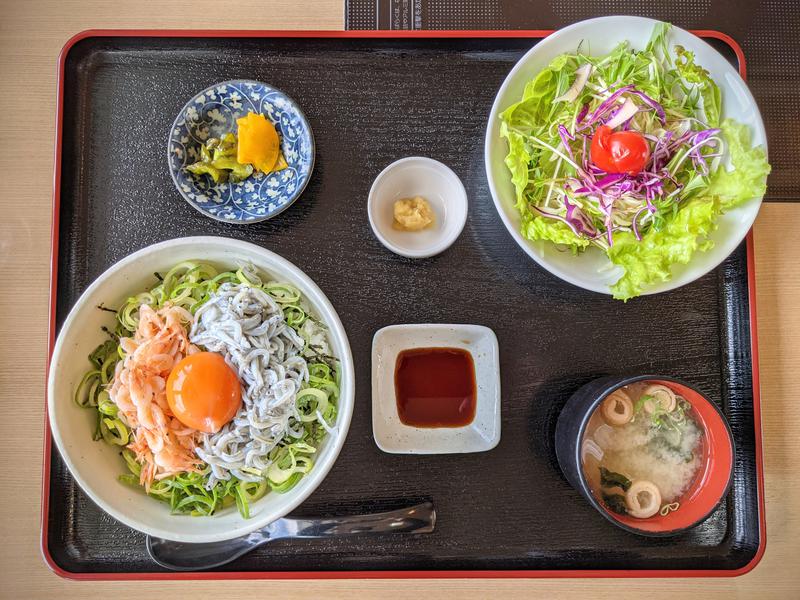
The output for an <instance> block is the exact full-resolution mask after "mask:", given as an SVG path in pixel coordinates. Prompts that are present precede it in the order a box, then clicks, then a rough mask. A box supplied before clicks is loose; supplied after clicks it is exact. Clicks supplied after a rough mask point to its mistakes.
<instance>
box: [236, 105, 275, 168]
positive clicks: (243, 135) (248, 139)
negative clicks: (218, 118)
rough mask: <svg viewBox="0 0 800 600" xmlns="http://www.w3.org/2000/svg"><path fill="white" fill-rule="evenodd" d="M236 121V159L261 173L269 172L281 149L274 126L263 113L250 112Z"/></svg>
mask: <svg viewBox="0 0 800 600" xmlns="http://www.w3.org/2000/svg"><path fill="white" fill-rule="evenodd" d="M236 123H237V124H238V126H239V132H238V138H239V144H238V148H237V157H236V160H237V161H238V162H239V163H241V164H245V163H249V164H251V165H253V166H254V167H255V168H256V169H258V170H259V171H261V172H263V173H269V172H271V171H272V170H273V168H274V167H275V163H276V162H278V156H279V155H280V151H281V144H280V139H279V138H278V132H277V131H275V126H274V125H273V124H272V123H270V122H269V121H268V120H267V119H266V118H265V117H264V115H257V114H255V113H252V112H250V113H247V116H246V117H242V118H241V119H237V120H236Z"/></svg>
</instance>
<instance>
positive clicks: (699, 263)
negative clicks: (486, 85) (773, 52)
mask: <svg viewBox="0 0 800 600" xmlns="http://www.w3.org/2000/svg"><path fill="white" fill-rule="evenodd" d="M657 23H658V21H655V20H653V19H648V18H644V17H629V16H613V17H600V18H597V19H589V20H587V21H581V22H579V23H575V24H574V25H570V26H569V27H565V28H564V29H560V30H559V31H557V32H555V33H553V34H552V35H550V36H548V37H547V38H545V39H544V40H543V41H542V42H540V43H538V44H536V46H534V47H533V48H532V49H531V50H530V51H529V52H528V53H527V54H525V56H523V57H522V58H521V59H520V60H519V62H517V64H516V65H515V66H514V68H513V69H512V70H511V72H510V73H509V74H508V76H507V77H506V79H505V81H504V82H503V85H502V86H501V87H500V90H499V91H498V92H497V96H496V97H495V100H494V104H493V106H492V110H491V113H490V114H489V123H488V126H487V129H486V140H485V144H484V161H485V165H486V176H487V178H488V180H489V190H490V191H491V194H492V198H493V199H494V204H495V208H496V209H497V212H498V213H499V214H500V217H501V218H502V220H503V223H504V224H505V226H506V229H508V231H509V233H510V234H511V236H512V237H513V238H514V241H516V242H517V244H519V246H520V247H521V248H522V249H523V250H524V251H525V252H526V253H527V254H528V255H529V256H530V257H531V258H532V259H533V260H535V261H536V262H537V263H539V265H541V266H542V267H544V268H545V269H546V270H548V271H549V272H550V273H552V274H553V275H555V276H557V277H559V278H561V279H563V280H564V281H567V282H569V283H571V284H573V285H576V286H578V287H581V288H584V289H587V290H591V291H594V292H600V293H603V294H610V293H611V292H610V290H609V286H610V285H612V284H614V283H615V282H616V281H617V280H618V279H619V278H620V276H621V275H622V270H621V268H619V267H615V266H614V265H613V264H612V263H611V261H610V260H609V259H608V257H607V256H606V255H605V254H604V253H603V252H602V251H601V250H599V249H598V248H590V249H589V250H587V251H586V252H583V253H581V254H579V255H577V256H576V255H573V254H572V253H570V252H563V251H561V250H560V249H559V248H557V247H556V246H555V245H554V244H552V243H550V242H545V241H542V240H537V241H531V240H528V239H526V238H524V237H523V236H522V234H521V233H520V222H521V220H520V214H519V211H518V210H517V209H516V208H515V206H514V205H515V203H516V193H515V191H514V186H513V184H512V182H511V174H510V173H509V171H508V168H507V167H506V165H505V162H504V159H505V156H506V154H507V153H508V145H507V142H506V140H505V139H502V138H501V137H500V118H499V115H500V113H501V112H503V111H504V110H505V109H506V108H508V107H509V106H510V105H512V104H514V103H515V102H518V101H519V100H520V98H522V93H523V90H524V88H525V85H526V84H527V83H528V82H529V81H531V80H532V79H533V78H534V77H536V75H537V74H538V73H539V72H541V70H542V69H544V68H545V67H546V66H547V65H548V64H549V63H550V62H551V61H552V60H553V59H554V58H556V57H557V56H559V55H561V54H564V53H568V52H574V51H575V49H576V48H577V47H578V46H579V45H583V47H588V48H591V53H592V54H593V55H596V56H600V55H603V54H606V53H608V52H610V51H611V50H612V49H613V48H614V47H615V46H616V45H617V44H618V43H620V42H621V41H623V40H628V41H629V42H630V43H631V46H632V47H633V48H635V49H642V48H644V47H645V46H646V45H647V42H648V40H649V39H650V35H651V33H652V31H653V27H654V26H655V25H656V24H657ZM669 44H670V47H672V46H674V45H681V46H683V47H684V48H686V49H688V50H691V51H692V52H694V54H695V57H696V59H697V64H699V65H701V66H702V67H703V68H705V69H707V70H708V71H709V72H710V74H711V76H712V78H713V79H714V81H715V82H716V83H717V85H718V86H719V88H720V91H721V92H722V117H723V118H727V117H730V118H733V119H735V120H736V121H738V122H740V123H743V124H745V125H748V126H749V128H750V130H751V133H752V144H753V145H754V146H758V145H762V146H764V148H765V149H766V146H767V137H766V131H765V129H764V123H763V121H762V120H761V114H760V113H759V111H758V106H757V105H756V102H755V100H754V99H753V96H752V94H751V93H750V90H749V89H748V88H747V84H746V83H745V82H744V81H743V80H742V78H741V77H740V76H739V73H737V71H736V69H734V68H733V67H732V66H731V65H730V63H729V62H728V61H727V60H725V58H724V57H723V56H722V55H721V54H720V53H719V52H717V51H716V50H715V49H714V48H712V47H711V46H710V45H709V44H708V43H706V42H705V41H703V40H701V39H700V38H699V37H697V36H695V35H694V34H691V33H689V32H688V31H685V30H684V29H681V28H679V27H674V26H673V28H672V31H671V32H670V36H669ZM760 207H761V198H754V199H753V200H752V201H750V202H747V203H746V204H744V205H742V206H739V207H738V208H735V209H733V210H730V211H728V212H727V213H725V214H724V215H722V216H720V218H719V219H718V220H717V225H718V228H717V230H716V231H714V232H713V233H712V234H711V235H710V236H709V239H710V240H711V241H713V242H714V247H713V248H711V249H709V250H708V251H705V252H700V251H698V252H695V254H694V255H693V256H692V259H691V260H690V261H689V263H688V264H675V265H673V267H672V278H671V279H670V280H669V281H665V282H661V283H658V284H654V285H651V286H649V287H647V288H646V289H645V290H644V292H643V293H644V294H655V293H659V292H665V291H668V290H672V289H675V288H678V287H680V286H683V285H686V284H688V283H691V282H692V281H694V280H696V279H699V278H700V277H702V276H703V275H705V274H706V273H708V272H709V271H711V270H713V269H714V268H716V267H717V266H718V265H719V264H720V263H721V262H722V261H723V260H725V259H726V258H727V257H728V255H729V254H730V253H731V252H733V251H734V250H735V249H736V247H737V246H738V245H739V244H740V243H741V242H742V240H743V239H744V238H745V236H746V235H747V232H748V231H749V230H750V228H751V227H752V225H753V221H755V218H756V215H757V214H758V210H759V208H760Z"/></svg>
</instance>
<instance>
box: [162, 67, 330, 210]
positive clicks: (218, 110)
mask: <svg viewBox="0 0 800 600" xmlns="http://www.w3.org/2000/svg"><path fill="white" fill-rule="evenodd" d="M248 112H254V113H261V114H263V115H264V116H265V117H266V118H267V119H269V120H270V121H271V122H272V123H273V125H275V129H276V130H277V131H278V135H279V136H280V140H281V149H282V151H283V155H284V157H285V158H286V162H287V163H288V164H289V166H288V167H287V168H286V169H283V170H281V171H278V172H276V173H270V174H269V175H264V174H263V173H254V174H253V175H252V176H251V177H248V178H247V179H245V180H244V181H241V182H239V183H214V180H213V179H211V177H209V176H208V175H203V176H201V177H196V176H194V175H192V174H191V173H189V172H188V171H187V170H186V168H185V167H186V166H187V165H190V164H192V163H193V162H195V161H197V160H199V156H200V154H199V153H200V146H201V145H202V144H203V142H204V141H205V140H207V139H208V138H209V137H222V136H223V135H225V134H226V133H229V132H234V133H235V132H236V119H238V118H240V117H244V116H246V115H247V113H248ZM167 155H168V156H167V158H168V161H169V170H170V174H171V175H172V180H173V181H174V182H175V187H177V188H178V191H179V192H180V194H181V196H183V198H184V199H185V200H186V201H187V202H188V203H189V204H191V205H192V206H194V207H195V208H196V209H197V210H199V211H200V212H202V213H203V214H205V215H206V216H209V217H211V218H212V219H217V220H218V221H223V222H226V223H255V222H257V221H264V220H265V219H269V218H271V217H274V216H275V215H277V214H278V213H280V212H282V211H283V210H285V209H286V208H288V207H289V206H290V205H291V204H292V203H293V202H294V201H295V200H297V198H298V197H299V196H300V194H302V193H303V189H305V187H306V184H308V180H309V179H310V178H311V172H312V171H313V170H314V136H313V135H312V133H311V127H310V126H309V124H308V121H306V118H305V116H304V115H303V113H302V111H301V110H300V108H299V107H298V106H297V104H295V102H294V101H293V100H292V99H291V98H290V97H289V96H287V95H286V94H284V93H283V92H282V91H280V90H277V89H275V88H273V87H271V86H268V85H266V84H264V83H260V82H258V81H248V80H234V81H225V82H223V83H219V84H216V85H213V86H211V87H209V88H206V89H205V90H203V91H202V92H200V93H199V94H197V95H196V96H195V97H194V98H192V99H191V100H189V102H188V103H187V104H186V106H184V107H183V109H182V110H181V112H180V113H178V117H177V118H176V119H175V123H173V125H172V129H171V130H170V133H169V141H168V144H167Z"/></svg>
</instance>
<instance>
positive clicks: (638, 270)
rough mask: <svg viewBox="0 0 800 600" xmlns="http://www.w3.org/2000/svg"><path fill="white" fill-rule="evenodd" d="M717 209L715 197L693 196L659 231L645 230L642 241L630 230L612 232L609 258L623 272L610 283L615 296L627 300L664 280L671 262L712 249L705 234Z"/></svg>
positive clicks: (685, 261)
mask: <svg viewBox="0 0 800 600" xmlns="http://www.w3.org/2000/svg"><path fill="white" fill-rule="evenodd" d="M720 212H721V207H720V203H719V200H718V199H717V198H716V197H710V198H695V199H694V200H691V201H690V202H688V203H687V204H686V205H685V206H683V207H681V209H680V210H678V211H677V212H676V213H675V215H674V216H672V217H671V218H669V219H666V220H665V222H664V226H663V227H662V228H661V229H660V230H658V231H656V230H655V229H651V230H649V231H648V232H647V233H645V234H644V235H643V236H642V240H641V241H637V240H636V238H635V237H634V235H633V234H632V233H631V232H629V231H623V232H619V233H616V234H614V245H613V246H611V248H609V249H608V257H609V258H610V259H611V262H613V263H614V264H615V265H619V266H620V267H622V268H623V269H624V271H625V272H624V274H623V275H622V277H620V279H619V280H618V281H617V282H616V283H615V284H614V285H612V286H611V292H612V293H613V295H614V298H616V299H617V300H625V301H627V300H629V299H630V298H633V297H635V296H638V295H640V294H641V293H642V291H643V290H644V288H645V287H646V286H648V285H651V284H653V283H657V282H659V281H667V280H668V279H669V278H670V276H671V273H670V267H671V266H672V265H673V264H678V263H680V264H686V263H688V262H689V260H690V259H691V258H692V255H693V254H694V252H695V251H696V250H708V249H709V248H711V247H712V246H713V242H711V241H710V240H709V239H708V236H709V235H710V234H711V233H712V232H713V231H714V230H715V229H716V227H717V225H716V221H717V217H719V215H720Z"/></svg>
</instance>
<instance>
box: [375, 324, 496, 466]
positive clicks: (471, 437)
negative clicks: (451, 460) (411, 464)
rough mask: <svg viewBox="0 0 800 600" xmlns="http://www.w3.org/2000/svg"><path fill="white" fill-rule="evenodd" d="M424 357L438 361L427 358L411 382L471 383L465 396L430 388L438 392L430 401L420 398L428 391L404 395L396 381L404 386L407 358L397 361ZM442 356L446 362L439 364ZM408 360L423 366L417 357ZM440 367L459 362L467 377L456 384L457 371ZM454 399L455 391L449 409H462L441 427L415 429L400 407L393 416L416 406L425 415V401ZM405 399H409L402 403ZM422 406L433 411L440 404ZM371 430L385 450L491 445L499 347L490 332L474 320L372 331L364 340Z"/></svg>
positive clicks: (464, 449) (459, 450)
mask: <svg viewBox="0 0 800 600" xmlns="http://www.w3.org/2000/svg"><path fill="white" fill-rule="evenodd" d="M426 354H427V355H429V356H432V357H433V358H434V360H438V361H439V362H433V363H429V364H428V365H427V369H428V370H427V373H426V372H425V371H420V372H419V373H418V376H420V377H421V378H422V381H421V382H418V384H419V385H422V386H423V387H425V388H427V389H429V390H430V389H431V385H433V387H434V388H435V387H436V384H437V383H441V384H448V382H449V384H451V385H456V386H460V385H467V384H469V385H470V386H474V387H472V388H471V395H470V394H467V396H469V397H462V396H464V393H463V390H459V391H456V392H446V391H445V392H443V393H438V392H434V393H433V394H434V395H437V396H438V395H441V396H443V397H442V398H436V397H432V396H431V397H426V396H429V394H428V393H427V392H425V391H423V392H416V395H417V396H419V397H410V398H409V397H406V396H405V395H404V394H405V392H404V391H403V386H408V385H409V383H408V379H407V377H408V376H407V375H405V374H404V369H406V368H407V366H408V365H409V364H410V363H408V362H405V361H406V360H408V357H412V359H413V357H421V356H423V355H426ZM437 356H438V358H437ZM443 357H446V360H447V361H448V362H446V363H442V362H441V359H442V358H443ZM398 361H400V362H398ZM416 364H418V365H419V366H421V367H424V363H423V362H420V361H417V363H416ZM448 364H449V365H450V367H455V368H456V369H458V368H459V365H460V364H463V368H464V370H463V373H465V374H467V377H470V376H471V377H472V379H473V381H472V382H467V383H465V382H459V381H458V373H454V372H452V369H451V368H445V367H446V366H447V365H448ZM418 379H419V377H418ZM411 395H412V396H414V395H415V394H414V393H412V394H411ZM455 396H459V399H458V400H456V405H455V406H456V407H457V410H458V411H459V413H461V412H462V409H464V413H463V414H460V415H457V416H456V417H455V418H456V420H455V421H453V422H451V423H449V424H447V425H442V424H431V423H427V422H426V423H425V424H424V425H423V426H415V425H412V424H409V423H416V422H417V421H415V420H414V418H413V417H414V415H411V418H409V414H410V413H408V412H405V413H404V415H405V416H404V417H403V418H401V415H400V412H401V410H405V411H408V410H410V409H409V407H413V406H416V408H417V409H420V408H421V409H423V412H425V411H424V409H425V408H426V403H435V402H440V401H448V402H451V401H453V400H454V397H455ZM398 397H400V399H401V400H402V404H401V402H398ZM409 399H410V400H411V401H412V404H407V401H408V400H409ZM467 403H469V404H471V405H472V406H467ZM427 407H428V408H433V409H434V413H435V412H436V410H437V408H440V407H436V406H435V405H433V404H427ZM473 408H474V413H473V412H472V409H473ZM418 412H419V411H418ZM473 414H474V416H473ZM417 416H420V415H419V414H417ZM423 416H424V415H423ZM433 418H434V419H436V417H435V416H434V417H433ZM444 418H447V417H446V416H445V417H444ZM404 421H405V422H404ZM420 423H421V422H420ZM372 433H373V435H374V437H375V443H376V444H377V445H378V447H379V448H380V449H381V450H383V451H384V452H388V453H392V454H456V453H467V452H485V451H487V450H491V449H492V448H494V447H495V446H496V445H497V443H498V442H499V441H500V352H499V347H498V343H497V337H496V336H495V334H494V332H493V331H492V330H491V329H489V328H488V327H484V326H482V325H449V324H438V323H436V324H424V323H423V324H411V325H390V326H388V327H384V328H383V329H380V330H379V331H378V332H376V333H375V337H374V338H373V340H372Z"/></svg>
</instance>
